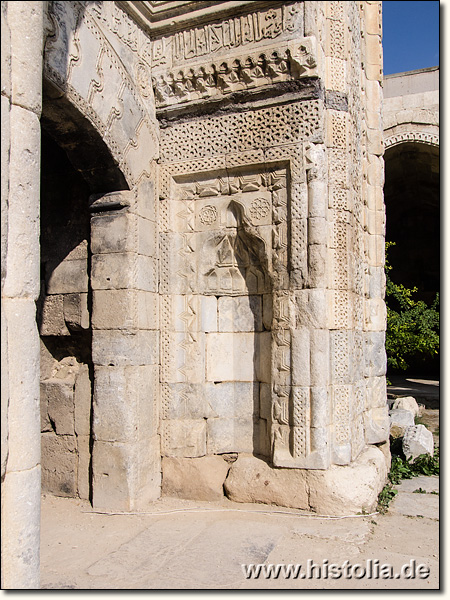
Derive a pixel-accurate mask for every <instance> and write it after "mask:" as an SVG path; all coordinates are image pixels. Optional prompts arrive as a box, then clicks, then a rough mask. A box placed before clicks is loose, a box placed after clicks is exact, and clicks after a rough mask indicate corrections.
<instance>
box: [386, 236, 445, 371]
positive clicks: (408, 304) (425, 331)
mask: <svg viewBox="0 0 450 600" xmlns="http://www.w3.org/2000/svg"><path fill="white" fill-rule="evenodd" d="M394 245H395V242H386V254H387V250H388V248H389V247H390V246H394ZM391 270H392V267H391V265H390V264H389V262H388V260H387V258H386V264H385V272H386V307H387V328H386V354H387V362H388V366H389V367H391V368H393V369H402V370H405V369H406V368H407V367H408V363H407V359H411V358H412V357H413V356H417V355H421V356H422V357H427V356H428V357H433V356H435V355H437V353H438V352H439V294H436V298H435V300H434V302H433V304H432V305H431V306H428V305H427V304H426V302H424V301H423V300H415V299H414V298H413V294H415V293H416V292H417V288H416V287H414V288H406V287H405V286H404V285H402V284H397V283H394V282H393V281H392V279H391V277H390V275H389V273H390V271H391Z"/></svg>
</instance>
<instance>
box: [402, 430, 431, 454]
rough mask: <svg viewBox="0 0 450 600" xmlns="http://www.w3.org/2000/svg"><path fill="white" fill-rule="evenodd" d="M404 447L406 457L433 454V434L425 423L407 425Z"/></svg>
mask: <svg viewBox="0 0 450 600" xmlns="http://www.w3.org/2000/svg"><path fill="white" fill-rule="evenodd" d="M402 449H403V452H404V454H405V456H406V458H410V457H412V458H413V459H414V458H416V457H417V456H420V455H421V454H430V455H431V456H433V452H434V442H433V434H432V433H431V431H429V430H428V429H427V428H426V427H425V425H414V426H413V427H407V428H406V431H405V434H404V436H403V442H402Z"/></svg>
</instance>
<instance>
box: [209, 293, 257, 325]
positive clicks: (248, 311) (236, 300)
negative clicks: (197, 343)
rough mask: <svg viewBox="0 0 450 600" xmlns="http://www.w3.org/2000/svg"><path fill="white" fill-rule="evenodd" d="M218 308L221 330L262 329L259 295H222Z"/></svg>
mask: <svg viewBox="0 0 450 600" xmlns="http://www.w3.org/2000/svg"><path fill="white" fill-rule="evenodd" d="M218 310H219V331H221V332H232V331H236V332H246V331H247V332H250V331H261V330H262V297H261V296H223V297H222V298H219V307H218Z"/></svg>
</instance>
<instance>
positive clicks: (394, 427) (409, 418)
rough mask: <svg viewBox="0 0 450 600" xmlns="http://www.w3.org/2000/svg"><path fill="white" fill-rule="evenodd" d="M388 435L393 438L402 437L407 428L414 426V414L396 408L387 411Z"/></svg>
mask: <svg viewBox="0 0 450 600" xmlns="http://www.w3.org/2000/svg"><path fill="white" fill-rule="evenodd" d="M389 421H390V434H391V436H392V437H393V438H398V437H402V436H403V435H404V434H405V431H406V428H407V427H413V426H414V414H413V413H412V412H411V411H409V410H404V409H402V408H397V409H395V410H390V411H389Z"/></svg>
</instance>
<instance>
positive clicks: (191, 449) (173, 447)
mask: <svg viewBox="0 0 450 600" xmlns="http://www.w3.org/2000/svg"><path fill="white" fill-rule="evenodd" d="M161 431H162V439H161V444H162V455H163V456H179V457H185V458H195V457H197V456H204V455H205V454H206V421H205V420H204V419H203V420H188V419H186V420H183V421H181V420H179V421H176V420H170V421H162V423H161Z"/></svg>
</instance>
